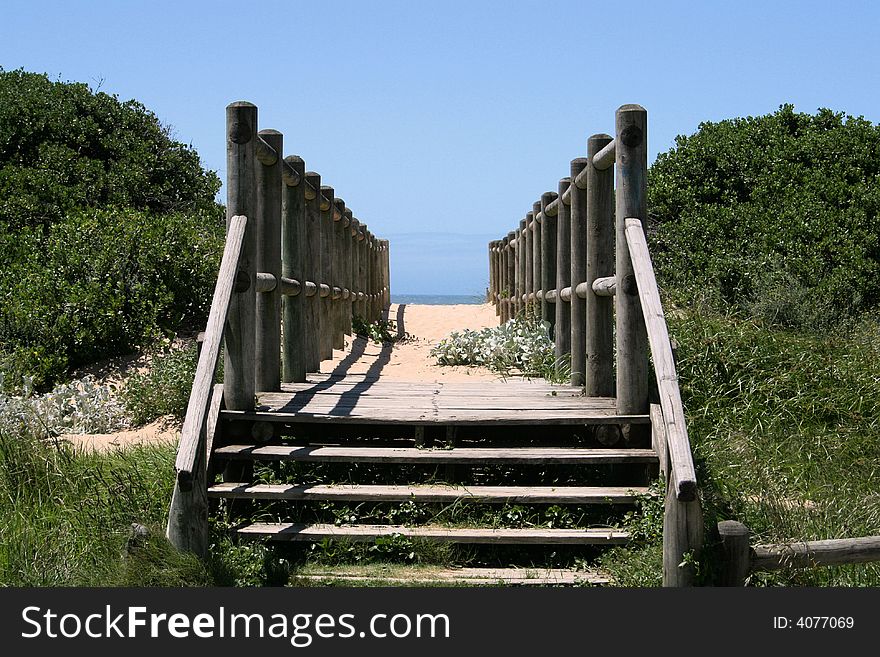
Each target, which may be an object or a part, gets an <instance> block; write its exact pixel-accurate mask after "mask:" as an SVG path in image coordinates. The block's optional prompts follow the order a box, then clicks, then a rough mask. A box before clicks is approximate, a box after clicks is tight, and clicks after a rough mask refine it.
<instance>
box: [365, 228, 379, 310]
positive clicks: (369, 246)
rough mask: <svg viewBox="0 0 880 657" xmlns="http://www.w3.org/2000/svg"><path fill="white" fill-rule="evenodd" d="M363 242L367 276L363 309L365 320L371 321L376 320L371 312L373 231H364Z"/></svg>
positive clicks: (373, 265)
mask: <svg viewBox="0 0 880 657" xmlns="http://www.w3.org/2000/svg"><path fill="white" fill-rule="evenodd" d="M364 242H365V246H364V249H365V253H366V255H367V276H366V278H365V279H364V291H365V292H366V297H365V299H364V311H365V313H366V316H365V319H366V321H367V322H373V321H375V320H376V316H375V315H374V314H373V292H374V289H373V271H374V270H375V263H374V261H373V233H372V232H371V231H369V230H367V231H366V236H365V239H364Z"/></svg>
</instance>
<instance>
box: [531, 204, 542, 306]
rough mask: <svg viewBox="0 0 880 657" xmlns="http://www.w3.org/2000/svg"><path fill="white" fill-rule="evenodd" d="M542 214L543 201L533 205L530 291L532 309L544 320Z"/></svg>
mask: <svg viewBox="0 0 880 657" xmlns="http://www.w3.org/2000/svg"><path fill="white" fill-rule="evenodd" d="M540 212H541V201H535V202H534V203H533V204H532V230H531V233H532V241H531V247H532V288H531V289H530V290H529V295H530V296H529V298H530V299H531V301H532V309H533V312H534V313H535V315H536V316H537V317H538V318H542V319H543V314H542V310H541V306H540V302H539V297H538V290H540V289H541V239H542V238H541V230H542V226H541V222H540V221H539V220H538V215H539V214H540Z"/></svg>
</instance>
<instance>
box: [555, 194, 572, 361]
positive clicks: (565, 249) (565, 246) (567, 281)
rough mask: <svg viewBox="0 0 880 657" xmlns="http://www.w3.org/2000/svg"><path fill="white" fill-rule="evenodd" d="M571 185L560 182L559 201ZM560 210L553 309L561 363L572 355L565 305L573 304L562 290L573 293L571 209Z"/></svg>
mask: <svg viewBox="0 0 880 657" xmlns="http://www.w3.org/2000/svg"><path fill="white" fill-rule="evenodd" d="M570 185H571V178H563V179H562V180H560V181H559V192H558V194H557V199H561V198H562V195H563V194H564V193H565V192H566V190H567V189H568V188H569V186H570ZM559 205H560V207H559V210H558V212H557V215H556V244H555V246H556V249H555V254H556V263H555V264H556V275H555V276H554V279H555V280H554V285H553V286H552V287H554V288H555V291H556V294H557V297H558V298H557V300H556V307H555V308H554V309H553V311H554V313H555V321H554V333H553V338H554V346H555V348H556V358H557V360H558V362H559V363H560V366H561V364H562V362H563V361H564V359H565V357H566V356H570V354H571V308H569V307H568V306H567V305H566V304H565V303H563V302H565V301H567V302H569V303H570V302H571V297H570V296H569V298H568V299H565V297H563V296H562V290H563V289H565V288H566V287H568V288H569V292H570V291H571V287H570V286H571V207H570V206H568V205H566V204H565V203H560V204H559Z"/></svg>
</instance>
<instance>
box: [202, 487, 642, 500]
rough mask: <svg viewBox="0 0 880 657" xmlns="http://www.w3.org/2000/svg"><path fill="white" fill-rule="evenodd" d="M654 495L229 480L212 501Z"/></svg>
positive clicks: (637, 490)
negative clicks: (216, 499) (262, 482)
mask: <svg viewBox="0 0 880 657" xmlns="http://www.w3.org/2000/svg"><path fill="white" fill-rule="evenodd" d="M647 494H649V489H648V488H645V487H641V486H636V487H624V486H449V485H438V484H416V485H385V486H375V485H357V484H332V485H323V484H310V485H305V486H298V485H290V484H244V483H235V482H224V483H221V484H215V485H213V486H210V487H209V488H208V497H211V498H223V499H246V500H298V501H307V500H322V501H327V500H332V501H336V500H339V501H346V502H405V501H407V500H413V501H418V502H455V501H467V502H485V503H504V502H522V503H526V504H634V503H635V502H636V500H637V499H638V496H639V495H647Z"/></svg>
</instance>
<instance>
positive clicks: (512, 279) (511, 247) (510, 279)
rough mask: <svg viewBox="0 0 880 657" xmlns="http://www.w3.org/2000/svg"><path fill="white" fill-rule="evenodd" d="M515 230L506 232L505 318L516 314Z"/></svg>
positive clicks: (508, 319)
mask: <svg viewBox="0 0 880 657" xmlns="http://www.w3.org/2000/svg"><path fill="white" fill-rule="evenodd" d="M515 245H516V231H515V230H512V231H510V232H509V233H507V260H506V264H507V319H506V320H505V321H510V320H511V319H513V317H514V316H515V315H516V305H515V304H516V246H515Z"/></svg>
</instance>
